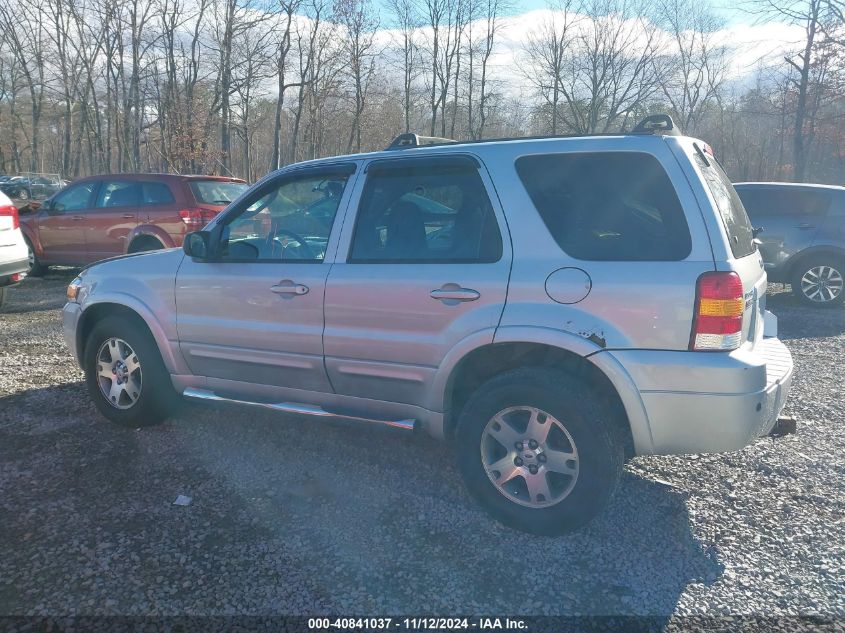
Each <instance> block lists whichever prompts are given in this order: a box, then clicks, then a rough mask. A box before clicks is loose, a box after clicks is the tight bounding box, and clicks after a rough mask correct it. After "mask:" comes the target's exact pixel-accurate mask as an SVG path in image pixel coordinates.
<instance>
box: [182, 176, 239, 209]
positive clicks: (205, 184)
mask: <svg viewBox="0 0 845 633" xmlns="http://www.w3.org/2000/svg"><path fill="white" fill-rule="evenodd" d="M248 188H249V185H247V184H246V183H244V182H230V181H226V180H195V181H192V182H191V191H193V192H194V197H195V198H196V199H197V202H201V203H205V204H216V205H221V204H223V205H225V204H229V203H230V202H231V201H232V200H234V199H235V198H237V197H238V196H239V195H241V194H242V193H243V192H244V191H246V190H247V189H248Z"/></svg>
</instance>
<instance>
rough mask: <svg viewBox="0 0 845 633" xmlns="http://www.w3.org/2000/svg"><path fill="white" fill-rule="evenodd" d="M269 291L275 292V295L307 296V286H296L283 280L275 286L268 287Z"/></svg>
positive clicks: (287, 280)
mask: <svg viewBox="0 0 845 633" xmlns="http://www.w3.org/2000/svg"><path fill="white" fill-rule="evenodd" d="M270 291H271V292H275V293H276V294H277V295H285V296H292V297H296V296H299V295H305V294H308V286H304V285H302V284H297V283H294V282H292V281H290V280H289V279H285V280H284V281H282V282H280V283H278V284H277V285H275V286H270Z"/></svg>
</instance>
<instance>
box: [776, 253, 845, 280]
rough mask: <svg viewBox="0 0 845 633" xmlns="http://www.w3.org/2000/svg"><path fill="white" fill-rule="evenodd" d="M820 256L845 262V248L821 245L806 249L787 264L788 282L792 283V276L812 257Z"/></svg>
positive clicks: (786, 277)
mask: <svg viewBox="0 0 845 633" xmlns="http://www.w3.org/2000/svg"><path fill="white" fill-rule="evenodd" d="M819 255H828V256H832V257H833V258H835V259H837V260H839V261H840V262H845V248H843V247H841V246H836V245H834V244H820V245H818V246H811V247H810V248H805V249H804V250H803V251H801V252H799V253H796V254H795V255H793V256H792V257H791V258H790V259H789V261H788V262H787V263H786V266H785V274H784V275H783V277H784V278H785V279H786V280H787V281H790V282H791V280H792V276H793V275H794V274H795V273H796V272H797V270H798V268H799V267H800V266H801V265H802V264H803V263H804V262H805V261H807V260H808V259H809V258H811V257H817V256H819Z"/></svg>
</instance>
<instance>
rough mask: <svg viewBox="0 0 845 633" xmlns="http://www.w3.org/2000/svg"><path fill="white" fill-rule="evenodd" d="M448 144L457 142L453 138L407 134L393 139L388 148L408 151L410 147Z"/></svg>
mask: <svg viewBox="0 0 845 633" xmlns="http://www.w3.org/2000/svg"><path fill="white" fill-rule="evenodd" d="M448 143H457V141H456V140H454V139H451V138H441V137H439V136H420V135H419V134H412V133H410V132H407V133H405V134H400V135H399V136H397V137H396V138H395V139H393V142H392V143H391V144H390V145H388V146H387V149H407V148H409V147H421V146H423V145H446V144H448Z"/></svg>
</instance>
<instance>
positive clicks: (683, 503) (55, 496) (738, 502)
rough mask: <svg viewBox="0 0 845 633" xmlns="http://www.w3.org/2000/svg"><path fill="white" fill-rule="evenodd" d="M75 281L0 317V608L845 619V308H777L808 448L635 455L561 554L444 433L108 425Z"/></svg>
mask: <svg viewBox="0 0 845 633" xmlns="http://www.w3.org/2000/svg"><path fill="white" fill-rule="evenodd" d="M71 276H72V273H69V272H64V273H62V272H60V273H54V274H51V275H50V276H49V277H48V278H46V279H30V280H27V281H26V282H25V283H24V284H23V285H21V286H20V287H17V288H14V289H12V290H10V292H9V295H8V304H7V306H6V310H5V313H4V314H0V346H2V347H0V614H28V615H34V614H63V615H74V614H143V615H148V614H222V615H227V614H261V615H272V614H325V613H336V614H350V613H356V614H379V613H382V614H396V613H418V614H419V613H436V614H441V615H448V614H458V613H507V614H654V615H669V614H675V615H687V614H708V615H723V614H755V615H767V616H780V615H783V616H786V615H794V614H804V615H806V614H820V615H826V616H836V617H838V618H843V617H845V440H843V434H842V430H841V427H842V424H843V422H845V405H844V404H843V401H842V398H841V393H842V389H843V377H842V370H841V362H842V361H843V359H844V358H845V353H843V352H845V310H843V309H837V310H834V311H823V312H819V311H813V310H810V309H806V308H803V307H801V306H798V305H796V304H795V303H794V301H793V300H792V298H791V297H790V296H789V295H788V294H787V293H785V292H783V289H782V288H775V289H774V290H773V292H772V296H771V297H770V300H769V304H770V309H772V310H773V311H774V312H776V313H777V314H778V315H779V317H780V326H781V336H782V338H783V339H784V340H785V341H786V344H787V345H788V346H789V348H790V349H791V350H792V353H793V355H794V358H795V362H796V365H797V374H796V379H795V383H794V390H793V395H792V397H791V399H790V401H789V404H788V408H787V412H788V413H791V414H792V415H794V416H795V417H796V418H797V419H798V433H797V434H795V435H791V436H787V437H785V438H782V439H779V440H775V441H773V440H771V439H763V440H760V441H759V442H757V443H756V444H754V445H753V446H751V447H749V448H747V449H746V450H744V451H741V452H739V453H734V454H728V455H708V456H686V457H650V458H638V459H636V460H634V461H633V462H631V463H630V464H629V465H628V466H627V467H626V472H625V476H624V479H623V482H622V485H621V487H620V489H619V491H618V494H617V495H616V498H615V500H614V502H613V504H612V506H611V507H610V508H609V510H608V511H607V512H606V513H605V514H604V515H603V516H602V517H601V518H600V519H598V520H597V521H595V522H594V523H593V524H592V525H590V526H589V528H587V529H586V530H584V531H582V532H580V533H578V534H575V535H573V536H571V537H568V538H559V539H547V538H541V537H532V536H527V535H524V534H520V533H516V532H512V531H510V530H508V529H507V528H503V527H501V526H499V525H498V524H496V523H495V522H493V521H491V520H489V519H488V518H487V517H486V516H485V515H484V514H483V513H482V512H481V511H480V510H478V509H477V508H476V506H475V505H474V504H473V502H472V501H471V500H470V498H469V497H468V496H467V494H466V493H465V492H464V489H463V487H462V485H461V482H460V479H459V476H458V473H457V471H456V469H455V467H454V466H453V460H452V456H451V454H450V448H449V447H448V446H447V445H444V444H439V443H436V442H434V441H431V440H428V439H426V438H424V437H420V438H408V437H407V436H404V435H397V434H394V433H390V432H382V431H377V430H370V429H362V428H358V427H344V426H333V425H325V424H323V423H314V422H310V421H308V420H302V419H295V418H286V417H282V416H278V415H272V414H266V415H262V414H256V413H255V412H254V411H242V410H233V409H225V410H223V409H212V408H208V407H203V406H195V405H191V406H186V408H185V409H184V410H183V411H182V413H181V414H180V415H179V416H178V417H177V418H175V419H173V420H171V421H169V422H167V423H165V424H164V425H162V426H159V427H156V428H152V429H145V430H143V431H124V430H120V429H118V428H115V427H113V426H111V425H109V424H108V423H107V422H106V421H105V420H103V419H102V418H101V417H100V416H99V415H98V414H97V413H96V412H95V410H94V407H93V406H92V405H91V403H90V401H89V399H88V396H87V394H86V393H85V390H84V387H83V385H82V382H81V373H80V371H79V370H78V368H77V367H76V365H75V364H74V362H73V361H72V359H71V358H70V356H69V354H68V352H67V350H66V348H65V346H64V342H63V340H62V338H61V333H60V325H59V318H60V317H59V310H60V307H61V305H62V303H63V290H64V286H65V284H66V283H67V282H68V281H69V279H70V277H71ZM180 494H184V495H187V496H189V497H191V498H192V503H191V504H190V505H188V506H184V507H180V506H175V505H172V504H173V501H174V499H175V498H176V497H177V495H180Z"/></svg>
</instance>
